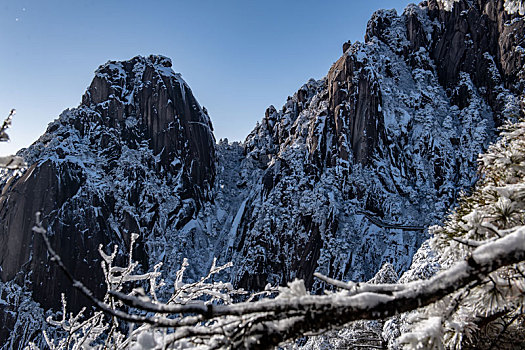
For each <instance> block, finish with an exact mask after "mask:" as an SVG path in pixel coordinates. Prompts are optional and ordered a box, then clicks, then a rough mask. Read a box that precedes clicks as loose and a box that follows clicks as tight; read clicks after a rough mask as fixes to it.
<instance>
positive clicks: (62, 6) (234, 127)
mask: <svg viewBox="0 0 525 350" xmlns="http://www.w3.org/2000/svg"><path fill="white" fill-rule="evenodd" d="M408 3H409V1H401V0H390V1H386V0H369V1H350V0H346V1H339V0H333V1H313V0H302V1H284V0H281V1H278V0H268V1H250V0H237V1H233V0H232V1H230V0H222V1H221V0H203V1H198V0H193V1H190V0H186V1H179V0H166V1H160V0H159V1H155V0H150V1H135V0H126V1H117V0H90V1H88V0H75V1H72V0H62V1H60V0H27V1H24V0H0V45H1V47H2V54H1V55H0V77H1V80H0V117H1V119H3V118H4V115H5V116H7V114H8V112H9V110H10V109H11V108H16V109H17V115H16V116H15V118H14V120H13V127H12V129H11V131H10V133H9V134H10V136H11V139H12V141H11V142H9V143H7V144H5V143H2V144H0V155H3V154H9V153H14V152H16V151H17V150H18V149H19V148H21V147H27V146H28V145H29V144H31V143H32V142H33V141H34V140H36V139H37V138H38V137H39V136H40V135H41V134H42V133H43V132H44V131H45V129H46V127H47V124H48V123H49V122H51V121H52V120H54V119H55V118H57V117H58V115H59V114H60V112H61V111H63V110H64V109H66V108H72V107H76V106H78V104H79V103H80V99H81V96H82V94H83V93H84V90H85V89H86V87H87V86H88V85H89V84H90V82H91V79H92V77H93V72H94V70H95V69H96V68H97V67H98V66H99V65H101V64H103V63H104V62H106V61H108V60H125V59H129V58H131V57H133V56H136V55H149V54H152V53H153V54H162V55H165V56H168V57H170V58H171V59H172V60H173V68H174V70H175V71H177V72H180V73H182V76H183V78H184V79H185V80H186V82H188V84H189V85H190V86H191V88H192V90H193V93H194V95H195V96H196V98H197V100H198V101H199V102H200V103H201V105H204V106H206V108H207V109H208V111H209V113H210V116H211V118H212V122H213V124H214V128H215V136H216V138H217V140H218V139H220V138H224V137H227V138H228V139H229V140H230V141H232V140H243V139H244V138H245V137H246V135H247V134H248V133H249V132H250V131H251V130H252V129H253V127H254V125H255V123H256V122H257V121H258V120H260V119H261V118H262V116H263V115H264V111H265V109H266V108H267V107H268V106H269V105H271V104H273V105H275V106H276V107H277V108H280V107H281V106H282V104H283V103H284V102H285V101H286V98H287V96H289V95H292V94H293V93H294V92H295V91H296V90H297V89H298V88H299V87H300V86H301V85H302V84H303V83H305V82H306V81H307V80H308V79H309V78H316V79H319V78H321V77H323V76H325V75H326V73H327V72H328V69H329V68H330V66H331V64H332V63H333V62H335V60H337V59H338V58H339V57H340V56H341V53H342V50H341V46H342V44H343V42H345V41H346V40H352V41H357V40H359V41H362V40H363V35H364V32H365V29H366V23H367V21H368V19H369V18H370V16H371V14H372V13H373V12H374V11H375V10H377V9H379V8H396V9H397V10H398V12H401V11H402V10H403V8H404V7H405V6H406V5H407V4H408Z"/></svg>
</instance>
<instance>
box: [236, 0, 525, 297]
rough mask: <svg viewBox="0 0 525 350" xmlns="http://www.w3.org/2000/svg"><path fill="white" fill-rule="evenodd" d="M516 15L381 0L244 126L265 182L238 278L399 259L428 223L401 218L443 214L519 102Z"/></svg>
mask: <svg viewBox="0 0 525 350" xmlns="http://www.w3.org/2000/svg"><path fill="white" fill-rule="evenodd" d="M524 25H525V21H524V19H523V18H522V17H519V16H517V15H509V14H506V13H505V12H504V10H503V1H500V0H498V1H482V0H480V1H467V0H461V1H459V2H457V3H456V4H455V5H454V7H453V9H452V11H450V12H449V11H446V10H445V9H444V8H443V7H442V4H441V3H438V2H437V1H428V2H423V3H421V4H420V5H418V6H417V5H410V6H408V7H407V9H406V10H405V12H404V13H403V14H402V15H401V16H399V15H398V14H397V13H396V12H395V10H390V11H386V10H380V11H378V12H376V13H375V14H374V15H373V16H372V19H371V20H370V21H369V23H368V26H367V31H366V36H365V44H361V43H354V44H353V45H348V44H345V45H344V46H343V52H344V54H343V56H342V57H341V58H340V59H339V60H338V61H337V62H336V63H335V64H334V65H333V66H332V68H331V69H330V71H329V72H328V75H327V77H326V78H325V79H324V80H321V81H318V82H315V81H310V82H309V83H308V84H306V85H305V86H303V87H302V88H301V89H300V90H299V91H298V92H297V93H296V94H295V95H294V96H293V97H292V98H290V99H289V100H288V101H287V103H286V104H285V106H284V107H283V108H282V110H280V111H277V110H276V109H275V108H273V107H272V108H271V109H269V110H268V111H267V113H266V116H265V118H264V119H263V122H262V123H261V124H260V125H258V126H257V127H256V129H255V130H254V131H253V132H252V133H251V134H250V135H249V136H248V138H247V140H246V144H245V147H246V152H247V160H246V162H245V163H244V166H245V167H247V168H248V169H252V171H259V172H260V179H261V183H260V186H259V187H258V186H252V188H251V192H250V194H249V195H248V200H247V203H246V207H245V208H243V211H244V215H243V220H242V221H241V223H240V225H239V226H238V231H237V234H238V236H237V239H236V242H235V247H236V248H235V249H236V251H237V252H238V253H237V256H238V258H237V259H236V260H235V262H236V266H238V268H237V271H236V272H235V273H234V279H235V280H236V281H237V282H238V283H239V284H240V285H241V286H242V287H246V288H262V287H263V286H264V285H265V284H266V283H267V282H272V283H284V282H286V281H289V280H291V279H293V278H296V277H297V278H304V279H305V281H306V282H307V284H308V285H312V284H314V285H315V282H314V281H313V279H312V274H313V272H314V271H321V272H323V273H325V274H327V275H329V276H333V277H336V278H340V279H360V280H367V279H369V278H371V277H372V276H373V274H374V273H375V272H376V271H377V270H378V269H379V268H380V266H382V264H383V263H385V262H389V263H392V264H393V266H394V267H395V268H396V270H397V272H402V271H403V270H404V269H405V268H407V267H408V264H409V263H410V257H411V256H412V255H413V254H414V252H415V250H414V249H413V247H416V246H419V245H420V244H421V242H422V240H423V239H424V237H425V234H424V232H422V231H419V232H417V231H410V230H404V229H402V227H407V226H412V227H425V226H428V225H430V224H433V223H436V222H438V220H439V219H440V217H442V216H443V215H444V214H445V213H446V212H447V211H448V210H449V209H450V208H451V206H453V204H454V202H455V200H456V197H457V194H458V191H460V190H461V189H462V188H463V189H466V188H469V187H470V186H471V185H472V184H473V183H474V181H475V171H476V167H477V162H476V160H477V154H478V153H480V152H482V151H483V150H484V148H485V147H486V146H487V145H488V143H489V141H490V140H492V139H493V138H494V136H495V126H497V125H500V124H501V123H502V122H503V121H504V120H507V119H509V118H510V119H512V118H514V117H516V116H518V115H519V114H520V113H522V112H520V103H522V102H521V101H523V86H522V84H523V76H522V75H523V62H522V61H521V60H522V51H523V49H521V47H522V46H520V45H521V44H522V42H523V40H525V35H523V26H524ZM370 217H376V218H378V219H379V220H383V221H384V222H390V223H394V225H392V227H395V226H396V224H397V225H399V227H400V228H399V229H392V228H387V227H380V225H379V226H378V225H377V224H376V222H379V221H376V220H369V219H368V218H370Z"/></svg>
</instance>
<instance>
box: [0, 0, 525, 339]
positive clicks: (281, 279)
mask: <svg viewBox="0 0 525 350" xmlns="http://www.w3.org/2000/svg"><path fill="white" fill-rule="evenodd" d="M503 6H504V2H503V1H502V0H499V1H496V2H495V3H492V2H490V1H484V0H483V1H481V0H480V1H476V2H469V1H465V0H462V1H459V2H457V3H455V5H454V7H453V8H452V11H451V12H448V11H445V10H444V8H443V5H442V4H441V2H438V1H432V0H431V1H428V2H423V3H421V4H420V5H409V6H408V7H407V9H406V10H405V11H404V13H403V14H401V15H398V14H397V13H396V12H395V11H388V10H381V11H378V12H376V13H375V14H374V15H373V16H372V19H371V20H370V22H369V24H368V27H367V33H366V36H365V42H364V43H359V42H358V43H354V44H353V45H345V46H344V48H345V50H344V54H343V56H342V57H341V58H340V59H338V60H337V61H336V62H335V63H334V65H332V67H331V68H330V70H329V72H328V74H327V76H326V77H325V78H323V79H321V80H310V81H308V82H307V83H306V84H305V85H303V86H302V87H301V88H300V89H299V90H298V91H297V92H296V93H295V94H294V95H293V96H292V97H290V98H289V99H288V101H287V102H286V103H285V105H284V106H283V107H282V109H280V110H277V109H276V108H275V107H273V106H271V107H269V108H268V109H267V110H266V113H265V116H264V117H263V119H262V121H261V123H259V124H258V125H257V126H256V127H255V128H254V130H253V131H252V132H251V133H250V134H249V135H248V136H247V138H246V140H245V141H244V143H242V144H240V143H232V144H229V143H227V142H225V141H222V142H219V143H218V144H216V143H215V138H214V136H213V133H212V130H213V129H212V125H211V121H210V118H209V117H208V115H207V111H206V110H205V108H203V107H201V106H200V105H199V103H198V102H197V101H196V99H195V98H194V96H193V94H192V93H191V89H190V88H189V86H187V84H185V83H184V81H183V80H182V78H181V77H180V75H177V74H176V73H174V72H173V71H172V70H171V61H170V60H169V59H167V58H165V57H162V56H149V57H140V56H137V57H135V58H132V59H131V60H129V61H122V62H116V61H109V62H108V63H106V64H105V65H103V66H101V67H100V68H99V69H98V70H97V71H96V73H95V78H94V80H93V82H92V84H91V85H90V87H89V88H88V90H87V91H86V93H85V94H84V96H83V98H82V103H81V105H80V106H79V107H78V108H76V109H72V110H66V111H65V112H64V113H63V114H62V115H61V116H60V118H59V119H57V120H56V121H54V122H53V123H51V124H50V126H49V127H48V130H47V131H46V134H44V135H43V136H42V137H41V138H40V139H39V140H38V141H37V142H36V143H35V144H33V145H32V146H31V147H30V148H29V149H27V150H26V151H25V152H24V155H25V157H26V160H27V162H28V163H29V164H33V165H31V166H30V168H29V169H28V170H27V171H26V172H25V173H23V174H19V175H17V176H15V177H11V178H10V179H9V180H7V182H5V183H4V185H3V189H2V197H1V198H0V217H2V225H0V266H1V267H2V271H1V272H0V275H1V277H2V283H8V281H14V279H13V278H15V276H17V277H16V278H15V279H16V280H18V283H19V284H24V283H22V282H23V280H27V283H25V284H26V286H27V287H26V288H29V290H30V291H33V298H34V299H35V300H36V301H38V302H39V303H40V304H41V306H42V307H43V308H44V309H48V308H53V307H57V306H59V303H60V298H59V292H60V290H66V291H67V292H68V298H70V299H71V301H72V302H70V305H71V304H73V305H75V306H80V305H81V304H82V303H83V302H82V298H81V297H80V296H78V295H76V294H75V293H74V292H72V291H71V288H70V286H69V287H68V286H67V281H65V280H64V279H63V277H60V275H59V274H58V272H57V271H56V268H55V267H54V266H53V265H52V264H50V262H49V261H47V257H46V254H45V250H44V249H43V245H42V244H41V242H39V241H38V238H37V237H32V235H31V230H30V228H31V227H32V220H33V219H32V218H33V215H34V212H35V211H38V210H40V211H42V212H43V214H44V218H45V221H44V222H45V224H46V225H47V228H48V231H49V232H50V234H51V239H52V243H53V244H56V245H57V251H58V252H59V254H61V255H63V256H68V257H69V258H70V259H69V260H68V259H66V263H67V264H68V265H69V267H70V268H71V270H72V271H73V273H75V275H76V276H77V277H78V278H80V279H87V282H86V283H87V284H88V286H90V287H91V288H92V289H94V290H96V291H97V292H98V293H102V292H103V288H102V286H100V282H101V281H102V280H103V276H102V274H101V271H99V272H98V273H97V272H96V271H94V270H96V269H92V267H93V266H98V264H97V257H98V255H97V249H98V244H100V243H102V244H103V245H104V249H106V250H108V249H109V248H110V246H111V245H112V244H115V243H116V244H117V245H118V246H119V250H120V252H121V253H124V252H126V251H127V247H126V245H127V244H129V235H130V234H131V232H137V233H139V234H140V239H139V241H138V245H139V247H138V251H137V254H138V258H139V260H140V261H141V263H142V264H143V266H144V267H145V268H146V267H147V266H148V265H151V264H155V263H157V262H158V261H162V262H163V263H164V265H165V266H166V272H167V278H166V282H167V285H169V284H170V282H172V281H173V279H174V276H172V275H170V269H169V268H170V267H173V266H176V265H178V264H180V263H181V261H182V259H183V258H184V257H187V258H189V260H190V262H192V265H191V267H190V271H189V276H190V277H191V278H198V277H200V276H201V275H202V274H205V273H206V271H207V269H208V267H209V265H210V264H211V261H212V260H213V258H214V257H218V259H219V262H226V261H230V260H231V261H233V262H234V268H233V269H232V271H231V272H230V274H229V275H225V276H224V278H227V279H230V280H232V281H233V282H234V283H235V284H236V285H238V286H240V287H244V288H247V289H261V288H264V286H265V285H266V284H267V283H272V284H283V283H286V282H287V281H290V280H293V279H294V278H302V279H304V280H305V282H306V284H307V286H308V287H310V288H312V289H314V290H321V289H322V288H323V287H324V286H323V285H322V284H321V283H319V281H314V279H313V272H314V271H319V272H321V273H323V274H325V275H327V276H330V277H333V278H338V279H352V280H368V279H370V278H372V277H373V276H374V275H375V273H376V272H377V271H378V270H379V269H380V267H381V266H382V265H383V263H385V262H388V263H391V264H392V266H393V267H394V269H395V270H396V273H398V274H400V273H401V272H402V271H404V270H406V269H407V268H408V267H409V266H410V263H411V259H412V256H413V255H414V254H415V252H416V251H417V249H418V248H419V246H420V245H421V243H422V242H423V241H424V240H425V239H426V237H427V236H426V234H421V232H419V231H414V230H403V229H402V227H407V226H408V227H416V226H417V227H427V226H428V225H431V224H435V223H437V222H439V220H440V219H441V218H442V217H444V214H445V213H446V212H447V210H448V209H449V208H451V207H452V206H453V205H454V203H455V201H456V199H457V196H458V193H459V192H460V191H461V190H462V189H464V190H467V189H469V188H470V187H471V186H472V185H473V183H474V181H475V174H476V168H477V155H478V154H479V153H480V152H482V151H483V150H484V149H485V148H486V147H487V146H488V144H489V142H490V141H491V140H494V138H495V127H496V126H497V125H500V124H501V123H502V121H504V120H506V119H508V118H514V117H515V116H518V115H519V114H520V105H521V106H523V104H524V101H525V99H524V97H523V93H522V92H523V79H522V77H523V76H524V75H523V72H524V70H523V61H522V59H523V58H522V56H520V54H519V49H518V48H519V47H521V46H520V44H522V42H523V40H524V39H523V38H524V36H523V35H522V34H523V33H524V30H525V29H524V28H525V24H524V21H523V18H522V17H520V16H517V15H514V17H513V16H511V15H508V14H506V13H505V12H504V11H503ZM506 22H509V23H508V25H506V24H505V23H506ZM486 29H488V30H486ZM483 30H485V31H486V32H487V33H488V35H487V36H486V38H484V37H480V36H475V35H474V33H477V32H479V31H483ZM458 33H459V34H458ZM500 36H501V37H504V38H503V39H501V38H500ZM487 38H488V39H487ZM520 38H522V39H520ZM500 39H501V40H500ZM519 40H521V41H519ZM470 42H472V43H470ZM496 43H497V45H496ZM523 45H524V46H525V43H523ZM508 47H510V48H511V49H512V50H511V51H512V52H510V51H509V50H507V48H508ZM501 52H503V53H504V54H502V53H501ZM509 77H510V78H509ZM520 91H521V95H520V94H519V93H520ZM521 110H523V109H521ZM24 194H25V195H24ZM29 194H32V196H30V195H29ZM29 197H31V198H29ZM370 215H375V216H376V217H377V219H378V220H379V221H376V222H374V220H370ZM381 222H388V223H389V225H390V227H383V226H384V225H383V226H382V225H380V224H378V223H381ZM71 252H73V254H71ZM14 256H17V258H14ZM83 259H85V261H84V260H83ZM42 285H43V286H46V288H48V290H47V291H46V293H39V291H40V288H41V287H40V286H42ZM3 298H7V297H6V296H5V295H2V294H0V299H3ZM5 311H8V312H13V313H14V314H17V313H18V314H20V313H21V312H22V311H20V312H19V311H18V309H17V306H15V307H12V308H10V309H9V308H8V309H5ZM5 311H4V312H3V314H4V316H2V317H4V318H3V319H4V320H7V318H6V317H7V316H6V315H7V312H5ZM0 314H2V311H1V310H0ZM18 314H17V315H18ZM8 321H9V322H7V321H6V322H5V323H4V324H9V323H16V322H17V321H16V319H15V320H14V321H13V320H12V319H9V320H8ZM32 334H35V333H32ZM6 339H7V338H6ZM20 341H21V342H23V340H20Z"/></svg>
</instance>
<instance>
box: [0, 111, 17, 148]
mask: <svg viewBox="0 0 525 350" xmlns="http://www.w3.org/2000/svg"><path fill="white" fill-rule="evenodd" d="M15 114H16V110H15V109H12V110H11V111H10V112H9V115H8V116H7V118H6V119H5V120H4V122H3V123H2V126H1V127H0V142H2V141H3V142H5V141H9V135H7V129H8V128H9V127H10V126H11V121H12V120H13V116H14V115H15Z"/></svg>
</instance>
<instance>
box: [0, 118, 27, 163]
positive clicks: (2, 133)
mask: <svg viewBox="0 0 525 350" xmlns="http://www.w3.org/2000/svg"><path fill="white" fill-rule="evenodd" d="M15 114H16V110H15V109H11V111H10V112H9V115H8V116H7V118H6V119H5V120H4V122H3V123H2V126H1V127H0V142H6V141H9V135H7V129H9V127H10V126H11V121H12V120H13V116H14V115H15ZM25 165H26V164H25V162H24V160H23V159H22V157H18V156H2V157H0V168H6V169H10V170H14V169H19V168H22V167H24V166H25Z"/></svg>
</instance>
